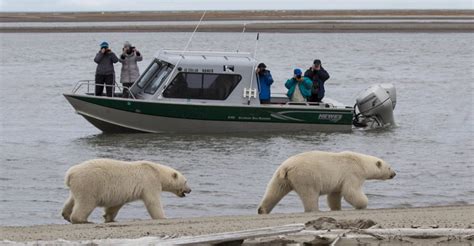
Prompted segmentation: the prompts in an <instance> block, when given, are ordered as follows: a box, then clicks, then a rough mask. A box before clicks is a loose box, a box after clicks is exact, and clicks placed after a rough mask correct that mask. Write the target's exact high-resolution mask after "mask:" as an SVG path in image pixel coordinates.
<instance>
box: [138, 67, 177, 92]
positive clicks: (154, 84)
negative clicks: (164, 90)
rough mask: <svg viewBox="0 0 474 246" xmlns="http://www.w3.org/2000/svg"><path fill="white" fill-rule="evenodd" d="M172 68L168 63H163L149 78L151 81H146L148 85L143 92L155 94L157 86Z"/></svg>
mask: <svg viewBox="0 0 474 246" xmlns="http://www.w3.org/2000/svg"><path fill="white" fill-rule="evenodd" d="M172 70H173V68H172V67H171V66H169V65H164V66H162V67H161V69H160V70H159V72H158V73H157V74H156V76H154V77H153V78H152V79H151V82H150V83H148V86H147V87H146V88H145V93H148V94H155V92H156V90H158V87H160V85H161V84H162V83H163V82H164V81H165V80H166V78H167V77H168V75H169V74H170V72H171V71H172Z"/></svg>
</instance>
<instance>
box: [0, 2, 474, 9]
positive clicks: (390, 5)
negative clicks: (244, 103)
mask: <svg viewBox="0 0 474 246" xmlns="http://www.w3.org/2000/svg"><path fill="white" fill-rule="evenodd" d="M473 2H474V0H128V1H124V0H0V10H1V11H8V12H10V11H128V10H150V11H152V10H263V9H473Z"/></svg>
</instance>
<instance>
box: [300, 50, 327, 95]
mask: <svg viewBox="0 0 474 246" xmlns="http://www.w3.org/2000/svg"><path fill="white" fill-rule="evenodd" d="M304 76H305V77H308V78H310V79H311V80H312V81H313V88H312V89H311V97H310V98H309V101H310V102H321V101H322V100H323V97H324V92H325V90H324V82H326V80H328V79H329V73H328V72H327V71H326V70H325V69H324V68H323V66H321V60H319V59H316V60H314V62H313V66H312V67H310V68H309V69H308V70H306V72H305V73H304Z"/></svg>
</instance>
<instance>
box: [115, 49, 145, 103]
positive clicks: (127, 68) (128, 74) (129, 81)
mask: <svg viewBox="0 0 474 246" xmlns="http://www.w3.org/2000/svg"><path fill="white" fill-rule="evenodd" d="M122 51H123V53H122V55H121V56H120V58H119V62H120V63H122V71H121V73H120V83H122V86H123V97H125V98H128V97H129V95H130V92H129V88H130V87H131V86H132V85H133V83H134V82H135V81H136V80H137V79H138V77H140V70H139V69H138V65H137V63H138V62H140V61H142V60H143V56H142V55H141V54H140V51H138V50H137V49H136V48H135V47H133V46H132V45H131V44H130V43H129V42H128V41H126V42H125V44H124V45H123V49H122Z"/></svg>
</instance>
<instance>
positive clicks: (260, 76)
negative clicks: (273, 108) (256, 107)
mask: <svg viewBox="0 0 474 246" xmlns="http://www.w3.org/2000/svg"><path fill="white" fill-rule="evenodd" d="M256 73H257V82H258V88H259V98H260V104H269V103H270V95H271V91H270V86H271V85H272V84H273V78H272V74H271V73H270V70H267V66H266V65H265V64H264V63H260V64H258V66H257V71H256Z"/></svg>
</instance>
